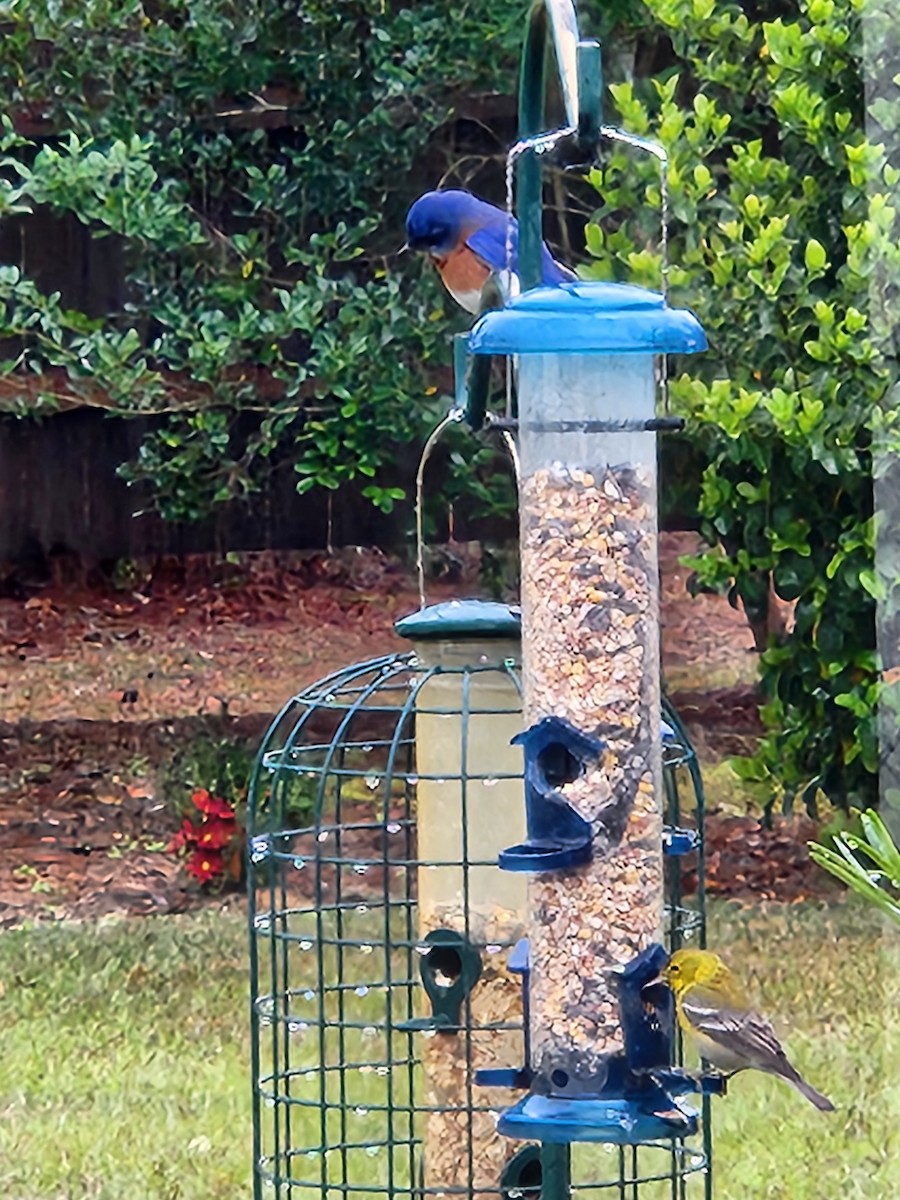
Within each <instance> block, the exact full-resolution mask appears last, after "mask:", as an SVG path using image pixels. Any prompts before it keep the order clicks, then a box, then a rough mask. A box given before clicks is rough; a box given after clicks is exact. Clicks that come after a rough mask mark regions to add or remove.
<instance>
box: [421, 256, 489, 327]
mask: <svg viewBox="0 0 900 1200" xmlns="http://www.w3.org/2000/svg"><path fill="white" fill-rule="evenodd" d="M433 261H434V264H435V266H436V267H437V269H438V272H439V273H440V276H441V280H442V281H443V284H444V287H445V288H446V289H447V291H448V292H449V293H450V295H451V296H452V297H453V299H454V300H455V301H456V302H457V304H459V305H461V306H462V307H463V308H464V309H466V311H467V312H470V313H477V312H478V310H479V307H480V304H481V289H482V288H483V287H484V285H485V283H487V279H488V276H489V275H490V273H491V270H490V267H489V266H488V265H487V263H486V262H484V260H483V259H481V258H479V257H478V255H477V254H475V253H474V251H472V250H470V249H469V247H468V246H467V245H466V244H465V242H463V243H462V245H461V246H457V248H456V249H455V250H451V251H450V253H449V254H442V255H434V256H433Z"/></svg>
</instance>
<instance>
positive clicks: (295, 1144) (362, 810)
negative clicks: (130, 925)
mask: <svg viewBox="0 0 900 1200" xmlns="http://www.w3.org/2000/svg"><path fill="white" fill-rule="evenodd" d="M479 649H480V651H481V652H480V653H477V654H476V653H469V654H466V653H463V654H461V655H457V656H456V657H455V658H454V657H453V656H452V655H451V656H450V657H449V658H448V656H447V655H444V657H443V658H442V659H440V660H435V661H431V662H429V661H426V660H423V658H422V657H421V656H420V655H419V654H416V653H407V654H397V655H391V656H388V657H382V658H377V659H374V660H371V661H368V662H362V663H358V664H356V665H353V666H349V667H347V668H346V669H344V670H341V671H339V672H337V673H335V674H333V675H330V676H328V677H327V678H325V679H323V680H321V681H320V682H318V683H316V684H313V685H312V686H310V687H309V688H307V689H306V690H305V691H303V692H301V693H300V694H299V695H298V696H296V697H295V698H294V699H293V700H292V701H291V702H290V703H289V704H288V705H287V706H286V707H285V708H284V710H283V711H282V713H281V714H280V715H279V717H278V718H277V719H276V721H275V722H274V723H273V725H272V726H271V728H270V730H269V732H268V734H267V736H266V739H265V741H264V744H263V747H262V749H261V752H260V755H259V758H258V761H257V764H256V768H255V771H254V777H253V781H252V785H251V791H250V803H249V812H248V855H249V873H248V874H249V912H250V944H251V991H252V1047H253V1064H252V1069H253V1108H254V1112H253V1117H254V1196H255V1198H256V1200H261V1197H263V1196H276V1197H279V1198H287V1197H300V1196H303V1195H306V1194H309V1193H315V1194H318V1195H319V1196H320V1197H322V1200H340V1198H341V1197H343V1196H350V1195H358V1196H387V1197H399V1196H409V1197H413V1196H416V1197H420V1196H421V1197H424V1196H437V1197H445V1196H446V1197H453V1196H460V1195H465V1196H467V1197H474V1196H485V1197H486V1196H490V1195H503V1196H507V1197H510V1200H517V1197H523V1196H526V1197H529V1198H530V1200H536V1198H537V1197H538V1196H540V1195H541V1191H542V1179H541V1169H542V1168H541V1159H540V1153H539V1149H538V1147H536V1146H535V1145H534V1144H529V1143H524V1142H520V1141H513V1140H510V1139H507V1138H505V1137H501V1136H500V1135H499V1134H498V1132H497V1130H496V1119H497V1115H498V1113H499V1112H500V1110H502V1109H503V1108H506V1107H508V1106H509V1105H510V1104H512V1103H513V1102H514V1101H515V1099H516V1098H517V1093H516V1092H514V1091H511V1090H509V1089H507V1088H502V1089H501V1088H497V1087H484V1086H481V1085H480V1084H479V1083H478V1082H476V1072H477V1071H479V1070H482V1069H485V1068H497V1067H506V1068H521V1066H522V1063H523V1060H524V1057H525V1054H526V1036H525V1028H524V1022H523V991H522V985H521V977H520V976H519V975H517V974H516V973H515V972H514V971H512V970H511V969H510V961H509V959H510V954H511V952H512V951H513V949H514V947H515V946H516V943H517V942H518V940H519V939H520V938H521V937H522V936H523V934H526V933H527V929H526V927H525V925H526V907H525V905H524V903H521V902H520V898H521V895H522V894H523V893H521V892H519V891H517V889H518V888H520V887H521V886H522V885H521V877H517V876H515V875H512V876H510V875H506V874H505V873H503V872H501V871H499V870H498V868H497V866H496V860H497V852H498V848H502V847H498V838H499V839H500V840H502V839H503V838H504V837H506V836H507V835H509V834H511V835H512V836H513V837H515V831H514V829H513V828H512V826H514V825H515V823H516V822H517V821H522V822H523V823H524V800H523V796H522V778H521V761H520V760H518V761H517V760H516V758H515V757H513V758H512V759H510V750H509V746H508V740H509V736H510V731H512V732H515V731H517V730H518V729H519V728H520V727H521V682H520V677H519V656H518V646H517V645H516V644H515V643H510V642H506V643H503V642H498V643H497V644H496V645H495V646H494V648H493V650H491V649H490V647H485V646H481V647H479ZM663 717H664V720H665V721H666V722H667V723H668V725H669V727H670V736H668V737H667V738H666V741H665V744H664V763H665V768H664V779H665V803H666V821H667V831H668V830H671V829H673V828H675V827H679V826H683V825H684V824H685V823H686V822H688V823H692V824H693V826H694V827H695V829H696V831H697V833H698V834H699V835H700V837H699V840H698V842H697V847H696V850H695V852H694V853H695V857H696V860H697V861H696V862H695V864H694V865H695V867H696V879H697V886H696V889H695V891H694V893H693V896H692V898H691V900H690V902H688V900H686V898H685V895H684V887H683V868H682V860H681V858H680V857H678V856H667V857H666V874H667V878H666V921H667V938H668V942H669V945H670V947H671V948H675V947H677V946H678V945H680V944H681V943H682V942H683V941H684V940H685V939H694V940H695V941H697V942H698V943H700V944H702V942H703V939H704V933H705V929H704V895H703V876H704V872H703V842H702V828H703V789H702V783H701V780H700V776H699V771H698V769H697V761H696V756H695V754H694V751H693V749H692V748H691V746H690V743H689V741H688V738H687V736H686V734H685V731H684V729H683V727H682V725H681V723H680V722H679V721H678V718H677V716H676V715H675V714H674V713H673V712H672V711H671V710H669V709H668V706H666V705H664V711H663ZM441 746H443V747H444V750H441ZM442 755H443V757H442ZM683 797H685V798H687V799H686V800H685V799H683ZM513 810H514V812H513ZM510 814H512V815H510ZM510 823H511V824H510ZM667 836H668V834H667ZM703 1109H704V1111H703V1122H702V1134H701V1136H700V1137H699V1138H695V1139H691V1140H690V1142H687V1143H686V1142H684V1141H682V1140H679V1139H672V1140H670V1141H668V1142H660V1143H653V1144H646V1145H641V1146H603V1145H587V1146H585V1145H576V1146H572V1147H571V1148H569V1147H562V1148H560V1151H559V1153H561V1154H562V1155H563V1159H564V1171H565V1174H566V1176H567V1183H568V1185H569V1191H570V1193H571V1194H580V1193H585V1194H587V1193H591V1192H600V1193H601V1194H603V1195H610V1196H614V1197H620V1198H623V1200H624V1198H629V1200H637V1198H638V1197H640V1198H641V1200H655V1198H657V1197H659V1198H660V1200H662V1198H663V1197H666V1198H668V1200H685V1198H687V1197H692V1196H696V1197H701V1196H704V1195H705V1196H707V1197H708V1196H709V1195H710V1190H711V1184H710V1174H709V1165H710V1164H709V1160H710V1134H709V1112H708V1100H707V1099H704V1101H703ZM548 1190H549V1189H545V1192H544V1195H545V1200H546V1197H547V1195H548Z"/></svg>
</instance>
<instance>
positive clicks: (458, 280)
mask: <svg viewBox="0 0 900 1200" xmlns="http://www.w3.org/2000/svg"><path fill="white" fill-rule="evenodd" d="M510 221H511V222H512V231H511V244H512V254H511V258H510V261H511V267H512V274H511V277H510V276H509V274H508V273H507V254H506V251H507V245H506V242H507V230H508V227H509V223H510ZM518 241H519V227H518V224H517V223H516V220H515V218H514V217H512V218H509V217H507V215H506V213H505V212H504V211H503V209H502V208H497V206H496V205H494V204H488V202H487V201H486V200H479V199H478V197H477V196H473V195H472V193H471V192H463V191H456V190H448V191H445V192H426V193H425V195H424V196H420V197H419V199H418V200H416V202H415V203H414V204H413V205H412V207H411V208H410V210H409V212H408V213H407V214H406V245H407V247H408V248H409V249H410V250H423V251H425V253H427V254H428V256H429V257H430V258H431V261H432V262H433V263H434V265H435V266H436V267H437V269H438V273H439V274H440V277H441V279H442V281H443V283H444V286H445V287H446V289H447V291H448V292H449V293H450V295H451V296H452V297H453V299H454V300H456V302H457V303H458V304H460V305H462V307H463V308H464V309H465V310H466V311H467V312H470V313H477V312H478V311H479V309H480V305H481V290H482V288H483V287H484V285H485V283H486V282H487V280H488V278H489V277H490V276H491V275H493V274H496V275H497V277H498V279H499V281H500V284H501V287H502V288H503V290H504V292H505V293H506V294H507V295H515V294H516V293H517V292H518V291H519V279H518ZM541 265H542V283H544V284H546V285H554V284H560V283H567V282H569V281H572V280H574V279H576V278H577V277H576V275H575V274H574V273H573V272H572V271H570V270H569V268H568V267H564V266H563V265H562V264H561V263H558V262H557V261H556V259H555V258H554V257H553V255H552V254H551V253H550V251H549V250H548V249H547V246H546V244H544V243H542V249H541Z"/></svg>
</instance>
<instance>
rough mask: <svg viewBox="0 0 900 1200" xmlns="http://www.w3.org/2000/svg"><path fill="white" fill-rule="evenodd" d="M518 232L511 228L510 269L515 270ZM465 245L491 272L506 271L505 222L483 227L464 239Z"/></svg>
mask: <svg viewBox="0 0 900 1200" xmlns="http://www.w3.org/2000/svg"><path fill="white" fill-rule="evenodd" d="M518 235H519V231H518V229H516V227H515V225H513V228H512V267H513V270H515V269H516V257H517V242H518ZM466 245H467V246H468V247H469V249H470V250H473V251H474V252H475V253H476V254H477V255H478V257H479V258H480V259H483V260H484V262H486V263H487V265H488V266H489V267H490V268H491V270H492V271H505V270H506V222H505V221H504V222H503V223H502V224H499V223H498V224H496V225H484V226H482V228H481V229H476V230H475V231H474V232H473V233H470V234H469V236H468V237H467V238H466Z"/></svg>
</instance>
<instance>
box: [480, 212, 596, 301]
mask: <svg viewBox="0 0 900 1200" xmlns="http://www.w3.org/2000/svg"><path fill="white" fill-rule="evenodd" d="M506 229H507V223H506V220H505V218H504V220H503V221H502V222H499V221H498V222H497V223H496V224H495V223H491V224H490V225H485V226H483V227H482V228H481V229H476V230H475V231H474V232H473V233H471V234H469V236H468V237H467V238H466V245H467V246H468V247H469V249H470V250H473V251H474V252H475V253H476V254H477V255H478V257H479V258H481V259H483V260H484V262H486V263H487V265H488V266H489V267H490V268H491V270H492V271H505V270H506ZM511 248H512V255H511V257H512V269H513V272H514V273H515V274H518V272H519V229H518V226H517V224H516V222H515V221H513V226H512V241H511ZM541 274H542V276H543V278H542V282H543V283H544V284H547V285H551V284H557V283H566V282H567V281H568V280H572V279H575V275H574V274H573V273H572V272H571V271H570V270H568V268H566V267H564V266H562V265H561V264H560V263H558V262H557V261H556V260H555V259H554V257H553V255H552V254H551V253H550V251H549V250H548V249H547V246H546V245H542V246H541Z"/></svg>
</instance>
